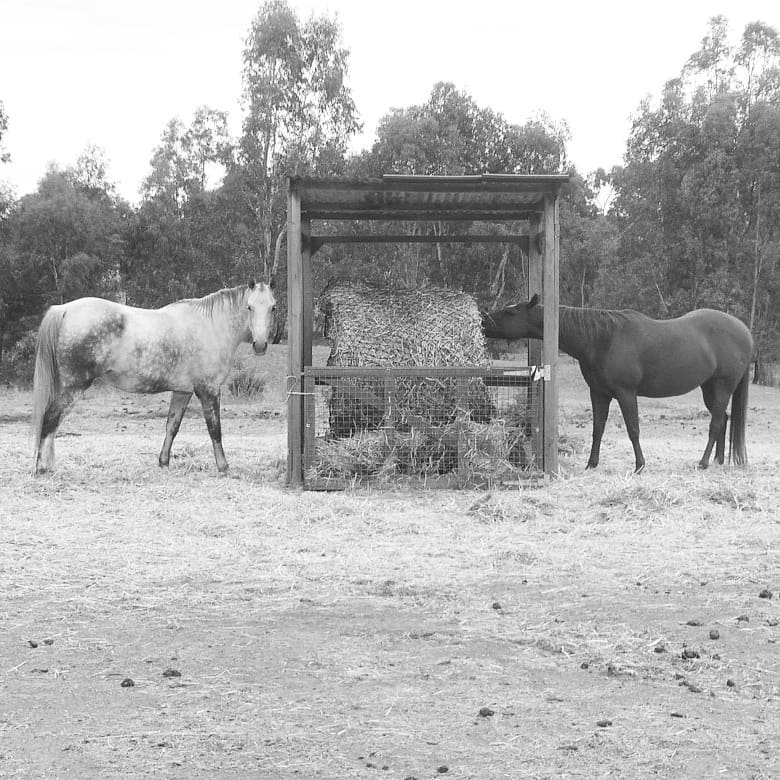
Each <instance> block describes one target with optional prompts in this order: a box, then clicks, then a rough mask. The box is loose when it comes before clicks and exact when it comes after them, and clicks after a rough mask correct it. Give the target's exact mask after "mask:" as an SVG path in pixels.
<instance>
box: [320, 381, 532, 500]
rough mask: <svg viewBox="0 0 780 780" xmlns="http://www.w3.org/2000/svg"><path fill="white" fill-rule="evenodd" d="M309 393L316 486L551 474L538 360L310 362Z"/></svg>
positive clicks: (468, 482) (488, 482)
mask: <svg viewBox="0 0 780 780" xmlns="http://www.w3.org/2000/svg"><path fill="white" fill-rule="evenodd" d="M304 393H305V398H306V412H305V417H306V419H305V442H304V473H305V482H306V486H307V487H310V488H314V489H322V488H334V489H337V488H339V487H344V486H345V485H347V484H350V483H355V482H363V481H370V482H372V483H375V482H381V481H386V482H393V481H395V482H398V481H401V482H404V481H405V482H413V483H416V484H423V485H430V486H443V487H454V486H480V485H484V486H493V485H498V484H502V483H507V482H515V483H516V482H517V480H518V479H520V478H527V477H529V476H539V475H540V474H541V470H542V455H541V387H540V381H539V379H538V378H537V377H536V372H535V370H534V369H532V368H516V369H490V368H385V369H374V368H335V367H330V368H313V367H307V368H306V369H305V372H304Z"/></svg>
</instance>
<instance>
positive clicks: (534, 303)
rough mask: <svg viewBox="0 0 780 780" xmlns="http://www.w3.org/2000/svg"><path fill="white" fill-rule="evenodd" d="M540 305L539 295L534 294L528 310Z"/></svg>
mask: <svg viewBox="0 0 780 780" xmlns="http://www.w3.org/2000/svg"><path fill="white" fill-rule="evenodd" d="M538 303H539V293H534V294H533V296H532V297H531V300H530V301H528V308H529V309H533V307H534V306H536V305H537V304H538Z"/></svg>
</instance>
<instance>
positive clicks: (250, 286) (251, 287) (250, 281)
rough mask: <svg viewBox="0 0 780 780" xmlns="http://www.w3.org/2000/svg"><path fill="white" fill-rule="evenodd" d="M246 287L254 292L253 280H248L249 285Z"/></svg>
mask: <svg viewBox="0 0 780 780" xmlns="http://www.w3.org/2000/svg"><path fill="white" fill-rule="evenodd" d="M247 287H248V288H249V289H250V290H254V289H255V280H254V279H250V280H249V284H248V285H247Z"/></svg>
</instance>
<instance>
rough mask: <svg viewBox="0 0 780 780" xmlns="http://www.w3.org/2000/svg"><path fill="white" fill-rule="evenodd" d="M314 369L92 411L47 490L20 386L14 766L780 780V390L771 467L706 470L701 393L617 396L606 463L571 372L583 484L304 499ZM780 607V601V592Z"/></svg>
mask: <svg viewBox="0 0 780 780" xmlns="http://www.w3.org/2000/svg"><path fill="white" fill-rule="evenodd" d="M284 363H285V353H284V349H283V348H281V347H278V348H275V349H273V350H272V351H271V353H270V354H269V356H268V357H267V358H265V359H261V360H259V361H258V370H259V371H261V372H265V373H266V375H267V376H266V378H267V385H266V391H265V393H264V395H263V397H262V398H261V399H258V400H255V401H245V400H238V399H234V398H231V397H230V396H226V398H225V399H224V403H223V434H224V444H225V452H226V455H227V457H228V460H229V461H230V464H231V469H230V472H229V476H228V477H219V476H218V475H217V472H216V468H215V465H214V460H213V455H212V452H211V445H210V442H209V440H208V436H207V434H206V429H205V424H204V422H203V420H202V417H201V416H200V410H199V408H198V407H197V403H196V404H194V405H193V407H192V409H191V410H190V411H189V412H188V416H187V419H185V421H184V424H183V426H182V431H181V433H180V434H179V438H178V439H177V441H176V444H175V445H174V456H175V457H174V458H173V459H172V462H171V466H170V468H169V469H168V470H162V469H160V468H158V466H157V454H158V452H159V449H160V446H161V445H162V439H163V434H164V426H165V412H166V409H167V400H168V399H167V396H162V395H161V396H131V395H123V394H120V393H118V392H115V391H112V390H106V389H100V388H98V389H95V390H91V391H90V392H89V393H88V396H87V397H86V398H85V399H84V400H82V401H81V402H80V403H79V404H78V405H77V406H76V408H75V409H74V410H73V412H72V413H71V415H70V416H69V417H67V418H66V421H65V422H64V424H63V427H62V434H61V436H60V438H59V439H58V443H57V470H56V471H55V473H54V474H52V475H51V476H46V477H42V478H40V477H39V478H34V477H32V476H31V474H30V467H31V465H32V455H31V440H30V435H29V429H28V420H29V414H30V394H29V393H22V392H16V391H5V392H3V393H2V394H0V517H1V518H2V520H1V521H0V594H1V595H0V776H1V777H3V778H44V777H45V778H93V777H94V778H111V777H146V776H151V775H154V776H158V777H172V778H215V777H218V778H233V777H235V778H247V777H253V778H254V777H256V778H266V777H267V778H293V777H303V778H371V777H378V778H379V777H382V778H384V777H387V778H418V779H420V780H421V779H422V778H433V777H442V776H446V777H452V778H564V777H566V778H575V777H577V778H579V777H582V778H594V777H619V778H633V777H636V778H644V777H663V778H689V777H738V778H771V777H778V776H780V647H779V646H778V639H779V638H780V625H779V624H778V623H779V620H780V609H778V602H779V601H780V552H779V551H780V544H779V542H780V522H779V521H778V509H777V506H778V498H780V480H779V479H778V477H777V473H778V467H780V454H779V451H778V440H780V391H778V390H777V389H773V388H765V387H755V386H754V387H752V388H751V400H750V409H749V415H748V454H749V458H750V465H749V466H748V467H746V468H732V467H728V466H726V467H717V466H713V467H712V468H710V469H709V470H707V471H704V472H702V471H699V470H697V469H696V463H697V461H698V459H699V457H700V456H701V452H702V450H703V448H704V444H705V439H706V430H707V425H708V419H707V415H706V413H705V410H704V407H703V404H702V403H701V400H700V397H699V395H698V393H691V394H689V395H687V396H682V397H679V398H670V399H658V400H649V399H640V421H641V425H642V444H643V447H644V451H645V456H646V458H647V469H646V471H645V473H643V474H641V475H639V476H634V475H633V474H631V468H632V463H633V456H632V452H631V447H630V444H629V442H628V439H627V437H626V435H625V430H624V428H623V425H622V420H620V415H619V412H618V410H617V408H615V409H613V412H612V416H611V418H610V421H609V423H608V427H607V433H606V436H605V441H604V445H603V448H602V460H601V466H600V467H599V469H598V470H596V471H595V472H585V471H584V464H585V461H586V459H587V451H588V448H589V444H590V424H591V418H590V406H589V401H588V394H587V388H586V386H585V384H584V382H583V381H582V379H581V378H580V377H579V375H578V372H577V369H576V366H575V365H573V364H572V363H570V362H568V361H564V362H563V364H562V367H561V375H562V378H561V451H562V456H561V462H562V476H561V478H560V479H557V480H555V481H552V482H550V483H549V484H545V485H542V486H537V487H534V488H527V489H520V490H516V489H515V490H505V491H496V492H493V493H483V492H477V491H428V492H424V491H415V492H412V491H404V490H388V491H378V490H375V489H371V490H367V489H366V490H352V491H347V492H342V493H311V492H296V491H293V490H290V489H288V488H287V487H285V485H284V476H285V453H286V425H285V419H284V410H283V406H284V389H283V382H284V379H283V377H284V372H285V367H284ZM770 594H771V597H770Z"/></svg>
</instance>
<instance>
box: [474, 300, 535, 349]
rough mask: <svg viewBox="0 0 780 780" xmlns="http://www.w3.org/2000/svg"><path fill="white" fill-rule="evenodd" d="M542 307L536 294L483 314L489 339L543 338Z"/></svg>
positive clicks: (483, 328)
mask: <svg viewBox="0 0 780 780" xmlns="http://www.w3.org/2000/svg"><path fill="white" fill-rule="evenodd" d="M542 318H543V311H542V307H541V306H539V296H538V295H536V294H534V296H533V297H532V298H531V300H530V301H528V302H526V303H515V304H513V305H512V306H507V307H506V308H504V309H497V310H496V311H492V312H490V313H489V314H485V313H483V314H482V330H483V331H484V333H485V336H487V338H489V339H509V340H510V341H511V340H513V339H528V338H531V339H540V338H542Z"/></svg>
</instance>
